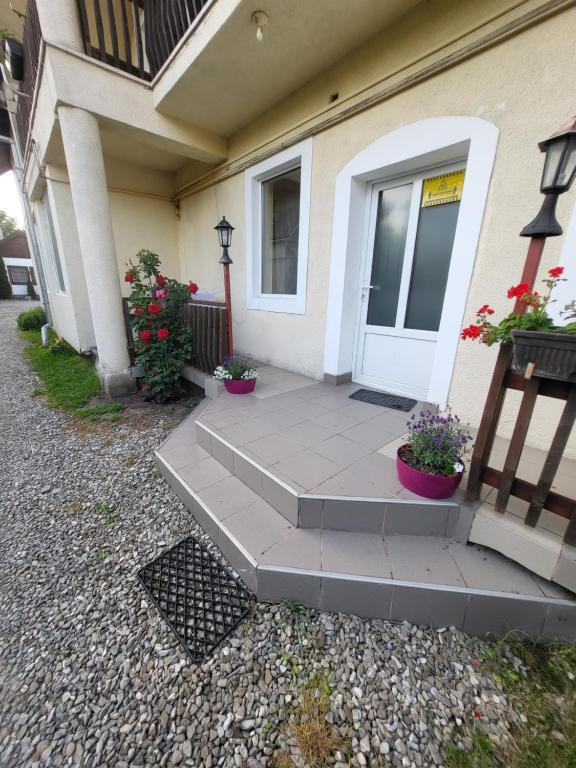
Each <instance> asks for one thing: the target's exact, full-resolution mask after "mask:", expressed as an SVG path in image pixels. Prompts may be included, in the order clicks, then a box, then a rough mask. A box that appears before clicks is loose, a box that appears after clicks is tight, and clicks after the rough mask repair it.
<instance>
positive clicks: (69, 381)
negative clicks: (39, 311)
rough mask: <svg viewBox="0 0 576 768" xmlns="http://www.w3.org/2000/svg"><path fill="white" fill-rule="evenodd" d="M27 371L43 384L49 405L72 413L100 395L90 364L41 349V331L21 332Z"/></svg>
mask: <svg viewBox="0 0 576 768" xmlns="http://www.w3.org/2000/svg"><path fill="white" fill-rule="evenodd" d="M21 335H22V338H23V339H25V340H26V341H27V342H29V345H30V346H28V347H26V349H25V354H26V357H27V358H28V360H29V362H30V367H31V368H32V370H33V371H34V373H35V374H36V375H37V376H38V377H39V379H40V380H41V381H42V384H43V387H44V391H43V394H44V395H45V396H46V399H47V401H48V404H49V405H51V406H52V407H53V408H64V409H65V410H75V409H77V408H81V407H82V406H83V405H86V403H87V402H88V401H89V400H90V398H92V397H94V396H95V395H97V394H98V393H99V392H100V389H101V387H100V379H99V378H98V376H97V375H96V371H95V370H94V366H93V365H92V363H91V362H90V361H89V360H86V359H85V358H83V357H80V355H78V354H59V353H54V352H51V351H50V350H49V349H48V348H46V347H43V346H42V341H41V338H40V331H22V332H21Z"/></svg>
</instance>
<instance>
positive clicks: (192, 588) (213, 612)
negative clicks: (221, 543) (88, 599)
mask: <svg viewBox="0 0 576 768" xmlns="http://www.w3.org/2000/svg"><path fill="white" fill-rule="evenodd" d="M138 578H139V580H140V583H141V584H142V586H143V587H144V589H145V590H146V592H147V594H148V596H149V597H150V599H151V600H152V602H153V603H154V605H155V606H156V608H157V609H158V610H159V611H160V614H161V615H162V617H163V618H164V620H165V621H166V622H167V623H168V625H169V626H170V629H171V630H172V631H173V632H174V634H175V635H176V637H177V638H178V640H179V641H180V643H181V644H182V645H183V647H184V649H185V650H186V652H187V653H188V655H189V656H190V658H191V659H192V661H194V662H198V661H203V660H204V659H205V658H206V657H207V656H208V655H209V654H210V653H212V651H213V650H214V649H215V648H216V646H217V645H219V643H221V642H222V640H224V638H225V637H227V636H228V635H229V634H230V632H232V630H233V629H234V628H235V627H236V626H237V625H238V624H239V623H240V621H242V619H243V618H244V617H245V616H246V615H247V614H248V613H249V611H250V605H251V603H252V602H253V601H254V600H255V598H254V595H253V594H252V593H251V592H249V591H248V590H247V589H246V587H245V586H244V585H243V584H242V582H241V581H240V580H239V579H237V578H235V577H234V576H232V575H231V574H230V573H229V572H228V571H227V569H226V568H225V567H223V566H222V565H221V564H220V563H219V562H218V561H217V560H216V559H215V558H214V557H212V555H211V554H210V552H209V551H208V550H207V549H206V547H204V546H202V544H200V543H199V542H198V541H196V539H195V538H194V537H193V536H188V537H187V538H186V539H184V540H183V541H181V542H180V543H179V544H176V545H175V546H174V547H172V548H171V549H169V550H167V551H166V552H164V553H162V554H161V555H160V556H159V557H157V558H156V560H153V561H152V562H151V563H148V565H145V566H144V568H142V569H141V570H140V571H139V572H138Z"/></svg>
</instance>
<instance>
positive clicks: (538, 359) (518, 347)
mask: <svg viewBox="0 0 576 768" xmlns="http://www.w3.org/2000/svg"><path fill="white" fill-rule="evenodd" d="M512 337H513V339H514V369H515V370H516V371H520V372H522V373H523V372H524V371H525V370H526V368H527V367H528V365H529V364H530V363H535V365H536V367H535V369H534V376H542V377H544V378H547V379H557V380H558V381H574V382H576V334H570V333H540V332H538V331H512Z"/></svg>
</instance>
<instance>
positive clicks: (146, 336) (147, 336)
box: [139, 329, 152, 344]
mask: <svg viewBox="0 0 576 768" xmlns="http://www.w3.org/2000/svg"><path fill="white" fill-rule="evenodd" d="M139 335H140V341H141V342H142V344H150V342H151V341H152V331H148V330H146V329H144V330H143V331H140V334H139Z"/></svg>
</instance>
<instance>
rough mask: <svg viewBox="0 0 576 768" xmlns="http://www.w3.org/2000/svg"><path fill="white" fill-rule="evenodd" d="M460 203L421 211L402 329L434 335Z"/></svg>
mask: <svg viewBox="0 0 576 768" xmlns="http://www.w3.org/2000/svg"><path fill="white" fill-rule="evenodd" d="M459 209H460V201H458V202H455V203H444V204H442V205H433V206H430V207H429V208H420V219H419V221H418V231H417V234H416V245H415V247H414V261H413V263H412V277H411V279H410V291H409V294H408V304H407V308H406V320H405V322H404V327H405V328H413V329H415V330H419V331H437V330H438V328H439V327H440V317H441V315H442V306H443V304H444V294H445V292H446V282H447V280H448V270H449V269H450V258H451V256H452V246H453V245H454V234H455V232H456V222H457V221H458V210H459Z"/></svg>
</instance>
